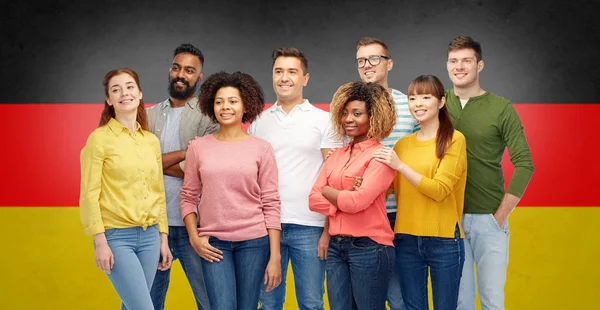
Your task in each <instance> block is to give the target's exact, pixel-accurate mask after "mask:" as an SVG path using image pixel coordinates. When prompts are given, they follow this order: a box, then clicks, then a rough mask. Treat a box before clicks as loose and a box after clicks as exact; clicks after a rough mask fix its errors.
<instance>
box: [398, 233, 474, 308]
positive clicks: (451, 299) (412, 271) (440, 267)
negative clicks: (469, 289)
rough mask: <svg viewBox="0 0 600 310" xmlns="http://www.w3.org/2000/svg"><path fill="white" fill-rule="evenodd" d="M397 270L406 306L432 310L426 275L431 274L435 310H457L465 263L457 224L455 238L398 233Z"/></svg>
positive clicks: (462, 241)
mask: <svg viewBox="0 0 600 310" xmlns="http://www.w3.org/2000/svg"><path fill="white" fill-rule="evenodd" d="M394 245H395V246H396V268H397V269H398V274H399V275H400V286H401V287H402V296H403V297H404V305H405V306H406V309H409V310H426V309H429V300H428V296H427V295H428V290H427V273H428V271H429V273H430V274H431V288H432V292H433V308H434V309H435V310H456V303H457V300H458V289H459V286H460V277H461V274H462V270H463V264H464V262H465V248H464V240H463V239H461V238H460V230H459V229H458V225H457V226H456V230H455V232H454V238H440V237H419V236H413V235H408V234H397V235H396V237H395V239H394Z"/></svg>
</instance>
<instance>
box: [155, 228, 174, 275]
mask: <svg viewBox="0 0 600 310" xmlns="http://www.w3.org/2000/svg"><path fill="white" fill-rule="evenodd" d="M160 257H161V261H159V262H158V270H160V271H165V270H168V269H169V268H171V263H172V262H173V254H171V249H169V240H168V236H167V234H160Z"/></svg>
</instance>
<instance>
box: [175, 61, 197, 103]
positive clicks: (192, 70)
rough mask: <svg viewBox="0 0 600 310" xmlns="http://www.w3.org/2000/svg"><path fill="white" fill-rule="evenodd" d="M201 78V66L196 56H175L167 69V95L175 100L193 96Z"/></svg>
mask: <svg viewBox="0 0 600 310" xmlns="http://www.w3.org/2000/svg"><path fill="white" fill-rule="evenodd" d="M202 76H203V73H202V64H201V63H200V58H198V56H196V55H193V54H190V53H180V54H177V55H176V56H175V59H173V64H172V65H171V69H169V95H170V96H171V97H173V98H175V99H187V98H190V97H192V96H194V93H195V91H196V86H197V85H198V81H200V80H201V79H202Z"/></svg>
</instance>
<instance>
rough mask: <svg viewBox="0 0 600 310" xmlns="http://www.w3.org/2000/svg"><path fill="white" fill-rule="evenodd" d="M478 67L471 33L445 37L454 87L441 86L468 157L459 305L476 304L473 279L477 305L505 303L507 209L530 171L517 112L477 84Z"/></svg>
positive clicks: (465, 309) (470, 307)
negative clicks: (509, 169) (507, 175)
mask: <svg viewBox="0 0 600 310" xmlns="http://www.w3.org/2000/svg"><path fill="white" fill-rule="evenodd" d="M483 67H484V63H483V60H482V53H481V45H480V44H479V43H478V42H476V41H474V40H473V39H472V38H471V37H457V38H455V39H454V40H452V41H451V42H450V45H449V47H448V62H447V69H448V75H449V76H450V80H451V81H452V84H453V89H451V90H448V91H447V92H446V105H447V106H448V110H449V111H450V116H451V118H452V122H453V123H454V126H455V128H456V129H457V130H458V131H460V132H461V133H463V134H464V135H465V137H466V139H467V163H468V168H467V186H466V189H465V207H464V215H463V220H462V225H463V229H464V231H465V263H464V269H463V274H462V278H461V283H460V291H459V296H458V309H459V310H475V283H478V288H479V295H480V301H481V308H482V310H492V309H493V310H496V309H504V284H505V283H506V268H507V266H508V241H509V231H508V215H509V214H510V212H511V211H512V210H513V209H514V208H515V206H516V205H517V203H518V202H519V200H520V199H521V197H522V196H523V193H524V192H525V189H526V188H527V184H528V183H529V180H530V179H531V175H532V174H533V163H532V160H531V153H530V151H529V145H528V144H527V139H526V138H525V134H524V132H523V125H522V124H521V120H520V118H519V115H518V114H517V112H516V110H515V108H514V106H513V105H512V104H511V103H510V101H508V100H506V99H504V98H502V97H500V96H497V95H495V94H492V93H490V92H487V91H485V90H483V89H481V87H480V86H479V72H481V70H483ZM507 147H508V151H509V154H510V160H511V162H512V164H513V166H514V168H515V169H514V173H513V176H512V178H511V180H510V184H509V187H508V190H507V191H506V192H505V190H504V175H503V173H502V166H501V161H502V155H503V154H504V150H505V148H507ZM474 266H477V277H478V281H477V282H476V281H475V274H474Z"/></svg>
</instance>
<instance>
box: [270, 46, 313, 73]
mask: <svg viewBox="0 0 600 310" xmlns="http://www.w3.org/2000/svg"><path fill="white" fill-rule="evenodd" d="M279 57H295V58H298V59H299V60H300V62H301V63H302V72H303V73H304V75H306V74H307V73H308V60H306V57H305V56H304V54H303V53H302V52H301V51H300V50H299V49H297V48H295V47H280V48H277V49H275V50H274V51H273V53H272V54H271V58H273V65H272V66H271V68H272V67H274V66H275V61H276V60H277V58H279Z"/></svg>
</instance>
